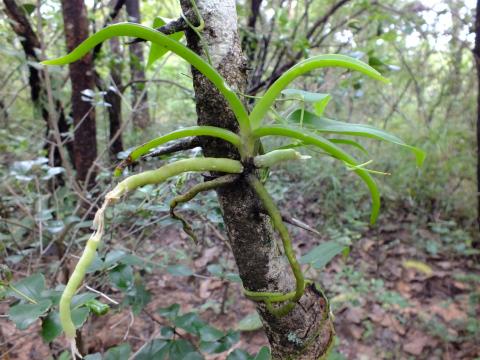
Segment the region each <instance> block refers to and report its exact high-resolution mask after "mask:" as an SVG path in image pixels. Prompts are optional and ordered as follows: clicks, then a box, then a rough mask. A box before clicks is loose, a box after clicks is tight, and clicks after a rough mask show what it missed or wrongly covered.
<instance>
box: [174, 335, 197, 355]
mask: <svg viewBox="0 0 480 360" xmlns="http://www.w3.org/2000/svg"><path fill="white" fill-rule="evenodd" d="M169 348H170V349H169V359H170V360H183V359H184V356H186V355H187V354H189V353H192V352H195V347H194V346H193V345H192V343H191V342H190V341H187V340H184V339H179V340H172V341H170V346H169Z"/></svg>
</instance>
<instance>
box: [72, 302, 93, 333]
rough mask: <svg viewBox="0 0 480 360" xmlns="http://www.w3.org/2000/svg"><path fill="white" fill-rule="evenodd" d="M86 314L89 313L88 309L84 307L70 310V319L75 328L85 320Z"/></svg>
mask: <svg viewBox="0 0 480 360" xmlns="http://www.w3.org/2000/svg"><path fill="white" fill-rule="evenodd" d="M88 314H90V309H89V308H86V307H81V308H77V309H73V310H72V321H73V324H74V325H75V328H77V329H78V328H79V327H81V326H82V325H83V324H84V323H85V321H87V318H88Z"/></svg>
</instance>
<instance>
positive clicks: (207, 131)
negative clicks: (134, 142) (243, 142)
mask: <svg viewBox="0 0 480 360" xmlns="http://www.w3.org/2000/svg"><path fill="white" fill-rule="evenodd" d="M188 136H212V137H217V138H220V139H223V140H225V141H228V142H230V143H231V144H233V145H234V146H235V147H237V148H239V147H240V138H239V136H238V135H237V134H235V133H234V132H231V131H229V130H225V129H222V128H219V127H215V126H191V127H187V128H184V129H179V130H176V131H172V132H171V133H168V134H166V135H163V136H160V137H158V138H155V139H153V140H150V141H148V142H146V143H145V144H142V145H140V146H138V147H137V148H135V149H134V150H133V151H132V152H131V153H130V154H129V155H128V157H127V159H126V160H125V161H123V162H122V163H121V164H119V165H118V166H117V168H116V169H115V171H114V173H113V174H114V176H120V175H121V174H122V172H123V169H124V168H125V167H126V166H128V165H130V164H131V163H133V162H135V161H136V160H137V159H139V158H140V157H141V156H143V155H145V154H147V153H148V152H150V150H152V149H154V148H156V147H158V146H160V145H163V144H165V143H167V142H169V141H173V140H177V139H181V138H184V137H188Z"/></svg>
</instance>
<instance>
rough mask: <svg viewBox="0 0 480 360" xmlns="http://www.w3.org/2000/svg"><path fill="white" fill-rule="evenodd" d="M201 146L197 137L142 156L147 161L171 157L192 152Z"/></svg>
mask: <svg viewBox="0 0 480 360" xmlns="http://www.w3.org/2000/svg"><path fill="white" fill-rule="evenodd" d="M199 146H200V141H199V139H198V138H197V137H188V138H183V139H179V140H177V141H175V142H172V143H171V144H170V145H165V146H162V147H159V148H158V149H157V150H155V151H152V152H151V153H148V154H146V155H144V156H142V158H141V159H142V160H146V159H151V158H154V157H160V156H164V155H170V154H173V153H176V152H179V151H184V150H191V149H193V148H196V147H199Z"/></svg>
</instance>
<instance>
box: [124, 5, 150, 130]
mask: <svg viewBox="0 0 480 360" xmlns="http://www.w3.org/2000/svg"><path fill="white" fill-rule="evenodd" d="M125 6H126V8H127V15H128V21H130V22H135V23H140V22H141V15H140V3H139V1H138V0H126V3H125ZM130 72H131V81H135V80H144V79H145V71H144V61H143V43H140V42H139V43H134V44H131V45H130ZM145 86H146V85H145V83H142V82H138V83H134V84H133V85H132V94H133V100H132V109H133V115H132V116H133V123H134V124H135V125H136V126H138V127H140V128H141V129H145V128H146V127H147V126H148V124H149V123H150V115H149V111H148V95H147V92H146V91H145V93H144V90H145Z"/></svg>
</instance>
